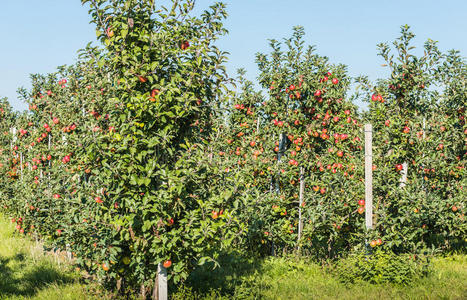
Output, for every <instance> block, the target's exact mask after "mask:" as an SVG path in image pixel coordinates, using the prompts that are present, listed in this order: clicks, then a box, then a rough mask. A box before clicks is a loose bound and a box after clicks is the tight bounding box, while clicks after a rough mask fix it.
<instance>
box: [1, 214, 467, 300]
mask: <svg viewBox="0 0 467 300" xmlns="http://www.w3.org/2000/svg"><path fill="white" fill-rule="evenodd" d="M223 265H224V268H222V269H215V270H211V269H208V268H207V267H204V268H199V269H198V270H196V271H195V273H194V274H193V275H192V276H191V277H190V278H189V280H188V281H187V284H186V285H185V286H182V287H171V289H172V290H173V293H172V297H173V299H378V300H383V299H467V255H451V256H449V257H443V258H442V257H439V258H435V259H434V260H433V272H432V273H431V275H430V276H429V277H426V278H421V279H418V280H416V281H415V282H413V283H412V284H411V285H409V286H397V285H390V284H386V285H372V284H367V283H357V284H352V285H345V284H342V283H340V282H339V280H338V279H337V278H336V277H335V275H332V274H331V273H330V272H328V271H326V268H323V267H321V266H319V265H317V264H315V263H311V262H308V263H307V262H305V261H303V260H296V259H293V258H288V259H284V258H269V259H266V260H253V259H247V260H245V259H241V258H233V257H228V258H227V259H225V260H224V264H223ZM110 298H111V296H110V295H109V293H107V292H103V291H102V290H100V289H99V288H98V287H97V286H96V285H94V284H93V285H86V284H83V283H80V280H79V274H77V273H75V272H73V268H72V267H71V266H70V265H68V264H66V263H64V262H60V261H59V260H57V259H56V258H55V257H53V256H51V255H45V254H44V253H43V251H42V249H41V247H40V245H38V244H37V243H35V242H33V241H30V240H28V239H26V238H23V237H20V236H18V235H17V234H14V226H13V225H12V224H11V223H9V222H8V221H7V220H5V218H2V217H0V299H44V300H54V299H61V300H65V299H110Z"/></svg>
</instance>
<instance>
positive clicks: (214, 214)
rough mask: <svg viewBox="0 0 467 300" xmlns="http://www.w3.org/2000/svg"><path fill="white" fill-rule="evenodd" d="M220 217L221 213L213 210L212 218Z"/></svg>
mask: <svg viewBox="0 0 467 300" xmlns="http://www.w3.org/2000/svg"><path fill="white" fill-rule="evenodd" d="M218 217H219V213H218V212H217V211H214V210H213V211H212V218H213V219H214V220H215V219H217V218H218Z"/></svg>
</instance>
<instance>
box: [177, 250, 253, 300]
mask: <svg viewBox="0 0 467 300" xmlns="http://www.w3.org/2000/svg"><path fill="white" fill-rule="evenodd" d="M260 261H261V259H254V258H251V257H245V256H244V255H242V254H241V253H225V254H223V255H221V257H220V258H219V259H218V262H219V264H220V267H217V268H214V264H213V263H206V264H204V265H203V266H199V267H197V268H196V269H195V270H194V271H193V272H192V273H191V274H190V276H189V277H188V278H187V280H186V281H185V282H184V284H183V287H182V288H183V289H185V288H188V290H189V291H190V292H189V294H190V293H194V295H206V294H211V293H212V292H213V291H215V292H214V293H215V294H216V295H217V296H224V297H229V298H230V297H231V296H233V295H235V294H238V292H239V290H243V289H244V288H245V287H244V285H245V284H248V282H247V281H246V280H245V279H246V278H247V277H248V276H252V275H254V274H255V273H256V272H260V271H261V263H260ZM242 287H243V288H242ZM179 288H180V287H174V292H177V289H179ZM182 294H183V292H182Z"/></svg>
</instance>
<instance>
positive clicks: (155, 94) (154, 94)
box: [151, 89, 160, 98]
mask: <svg viewBox="0 0 467 300" xmlns="http://www.w3.org/2000/svg"><path fill="white" fill-rule="evenodd" d="M159 93H160V91H159V90H158V89H153V90H152V91H151V97H152V98H155V97H156V96H157V95H159Z"/></svg>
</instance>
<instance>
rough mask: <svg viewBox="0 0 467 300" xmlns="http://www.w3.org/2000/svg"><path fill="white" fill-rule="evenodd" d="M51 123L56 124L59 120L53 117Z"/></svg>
mask: <svg viewBox="0 0 467 300" xmlns="http://www.w3.org/2000/svg"><path fill="white" fill-rule="evenodd" d="M52 122H53V123H54V124H58V123H59V122H60V120H59V119H58V118H57V117H54V118H53V119H52Z"/></svg>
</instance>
